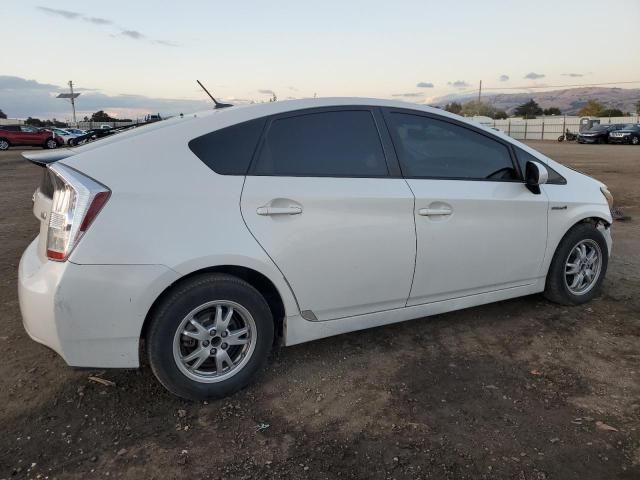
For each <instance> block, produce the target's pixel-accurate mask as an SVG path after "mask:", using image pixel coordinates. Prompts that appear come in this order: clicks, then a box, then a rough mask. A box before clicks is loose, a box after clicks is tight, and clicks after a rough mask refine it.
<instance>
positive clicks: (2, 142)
mask: <svg viewBox="0 0 640 480" xmlns="http://www.w3.org/2000/svg"><path fill="white" fill-rule="evenodd" d="M10 146H11V144H10V143H9V140H7V139H6V138H0V151H3V150H9V147H10Z"/></svg>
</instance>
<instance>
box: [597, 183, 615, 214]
mask: <svg viewBox="0 0 640 480" xmlns="http://www.w3.org/2000/svg"><path fill="white" fill-rule="evenodd" d="M600 191H601V192H602V195H604V198H606V199H607V203H608V204H609V209H612V208H613V195H611V192H610V191H609V189H608V188H607V187H600Z"/></svg>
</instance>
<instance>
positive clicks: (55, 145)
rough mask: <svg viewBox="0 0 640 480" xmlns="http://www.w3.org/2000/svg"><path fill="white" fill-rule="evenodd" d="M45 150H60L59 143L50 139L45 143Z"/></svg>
mask: <svg viewBox="0 0 640 480" xmlns="http://www.w3.org/2000/svg"><path fill="white" fill-rule="evenodd" d="M44 148H48V149H50V150H51V149H54V148H58V142H57V141H56V140H55V139H53V138H50V139H49V140H47V141H46V142H44Z"/></svg>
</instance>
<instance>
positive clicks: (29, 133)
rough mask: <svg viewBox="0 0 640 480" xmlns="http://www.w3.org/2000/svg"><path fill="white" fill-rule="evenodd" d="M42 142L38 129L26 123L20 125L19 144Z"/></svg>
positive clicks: (38, 143)
mask: <svg viewBox="0 0 640 480" xmlns="http://www.w3.org/2000/svg"><path fill="white" fill-rule="evenodd" d="M42 143H44V140H43V136H42V133H41V132H40V130H38V129H37V128H34V127H30V126H28V125H21V126H20V144H21V145H40V144H42Z"/></svg>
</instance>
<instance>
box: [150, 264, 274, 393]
mask: <svg viewBox="0 0 640 480" xmlns="http://www.w3.org/2000/svg"><path fill="white" fill-rule="evenodd" d="M155 312H156V313H155V314H154V315H153V317H152V318H151V319H150V322H151V323H150V326H149V329H148V333H147V336H146V342H147V345H146V346H147V352H148V355H149V363H150V364H151V368H152V370H153V372H154V374H155V375H156V377H157V378H158V380H160V382H161V383H162V384H163V385H164V386H165V387H166V388H167V389H168V390H169V391H171V392H172V393H174V394H176V395H178V396H180V397H183V398H186V399H189V400H205V399H208V398H220V397H224V396H227V395H230V394H232V393H234V392H236V391H237V390H239V389H241V388H243V387H245V386H246V385H247V384H248V383H249V382H250V381H251V379H252V378H253V376H254V375H255V374H256V373H257V372H258V371H259V370H260V369H261V368H262V366H263V365H264V363H265V362H266V359H267V356H268V355H269V351H270V350H271V345H272V343H273V330H274V329H273V317H272V315H271V311H270V309H269V305H268V304H267V302H266V301H265V299H264V297H262V295H261V294H260V293H259V292H258V291H257V290H256V289H255V288H254V287H252V286H251V285H250V284H248V283H247V282H245V281H243V280H241V279H239V278H237V277H234V276H231V275H226V274H206V275H198V276H196V277H193V278H191V279H189V280H187V281H185V282H184V283H182V284H179V285H178V287H176V288H174V289H173V290H172V291H170V292H169V293H168V294H167V296H166V297H165V298H164V299H162V300H161V303H160V305H159V306H158V307H157V308H156V309H155Z"/></svg>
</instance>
